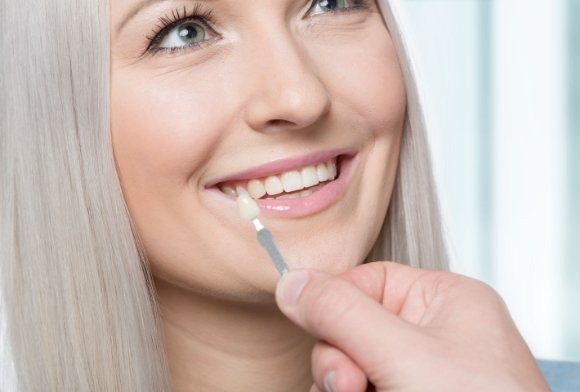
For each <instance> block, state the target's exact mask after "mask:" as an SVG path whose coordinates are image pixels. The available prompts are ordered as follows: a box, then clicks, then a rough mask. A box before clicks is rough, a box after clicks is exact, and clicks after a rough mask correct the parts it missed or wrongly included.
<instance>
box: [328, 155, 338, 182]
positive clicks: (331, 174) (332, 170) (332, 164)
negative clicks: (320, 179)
mask: <svg viewBox="0 0 580 392" xmlns="http://www.w3.org/2000/svg"><path fill="white" fill-rule="evenodd" d="M326 168H327V169H328V179H329V180H334V179H335V178H336V161H334V160H332V161H328V163H327V164H326Z"/></svg>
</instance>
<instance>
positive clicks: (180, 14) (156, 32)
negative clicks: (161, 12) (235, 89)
mask: <svg viewBox="0 0 580 392" xmlns="http://www.w3.org/2000/svg"><path fill="white" fill-rule="evenodd" d="M316 1H318V0H312V4H311V6H310V7H309V8H308V10H309V11H310V10H311V9H312V8H313V6H314V4H315V2H316ZM352 1H353V5H352V6H351V7H348V8H342V9H338V10H333V11H329V12H327V13H326V14H339V13H340V14H344V13H347V12H352V11H358V10H360V9H366V8H369V3H370V1H371V0H352ZM158 21H159V24H158V25H156V27H155V29H153V30H152V31H151V33H150V35H148V36H146V38H147V42H148V44H147V48H146V49H145V50H144V51H143V56H144V55H147V54H149V55H155V54H159V53H166V54H169V55H171V54H175V53H177V52H182V51H187V50H192V49H193V50H195V49H197V48H199V47H200V46H202V45H203V44H204V43H206V42H207V41H204V42H199V43H193V44H189V45H186V46H176V47H171V48H160V47H159V46H158V45H159V43H160V42H161V41H162V40H163V38H165V36H166V35H167V33H169V32H170V31H171V30H172V29H173V28H174V27H177V26H179V25H181V24H183V23H185V22H187V21H197V22H199V23H201V25H203V26H204V27H205V28H207V29H210V30H211V31H212V32H213V33H214V34H217V35H219V34H218V33H217V32H216V31H215V29H214V28H213V26H212V25H214V24H215V18H214V16H213V10H204V9H203V6H202V5H201V4H200V3H198V4H196V5H195V6H194V8H193V9H192V10H191V11H190V12H187V9H186V7H185V6H183V9H182V10H180V9H177V8H176V9H174V10H172V11H171V13H170V14H166V15H165V16H162V17H160V18H159V20H158Z"/></svg>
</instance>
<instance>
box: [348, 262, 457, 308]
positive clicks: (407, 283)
mask: <svg viewBox="0 0 580 392" xmlns="http://www.w3.org/2000/svg"><path fill="white" fill-rule="evenodd" d="M340 277H342V278H344V279H346V280H348V281H350V282H352V283H354V284H355V285H356V286H357V287H358V288H359V289H361V290H362V291H364V292H365V293H366V294H367V295H368V296H370V297H372V298H374V299H375V300H376V301H377V302H380V303H381V304H383V306H384V307H386V308H387V309H389V310H390V311H392V312H393V313H395V314H399V313H400V311H401V309H402V308H403V305H404V304H405V303H406V301H407V300H408V298H409V292H410V291H411V290H412V289H422V290H426V289H427V288H430V287H433V283H437V284H438V285H439V284H441V283H443V282H447V281H448V280H451V279H457V278H458V277H459V275H455V274H449V273H447V274H445V273H442V272H441V271H429V270H423V269H420V268H415V267H411V266H408V265H403V264H399V263H394V262H387V261H383V262H373V263H367V264H362V265H359V266H357V267H355V268H353V269H350V270H348V271H346V272H344V273H342V274H341V275H340Z"/></svg>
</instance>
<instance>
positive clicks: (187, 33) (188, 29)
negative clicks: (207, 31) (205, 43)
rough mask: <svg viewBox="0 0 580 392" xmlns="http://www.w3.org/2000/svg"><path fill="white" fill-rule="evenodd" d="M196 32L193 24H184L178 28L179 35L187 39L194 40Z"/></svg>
mask: <svg viewBox="0 0 580 392" xmlns="http://www.w3.org/2000/svg"><path fill="white" fill-rule="evenodd" d="M197 35H198V32H197V30H196V29H195V27H193V26H185V27H182V28H181V30H179V37H180V38H185V39H187V40H195V38H197Z"/></svg>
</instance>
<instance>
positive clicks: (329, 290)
mask: <svg viewBox="0 0 580 392" xmlns="http://www.w3.org/2000/svg"><path fill="white" fill-rule="evenodd" d="M350 290H351V287H349V283H347V282H342V281H340V280H338V279H336V278H331V279H328V280H327V281H325V282H323V283H322V284H320V285H319V286H318V287H316V289H315V290H312V292H311V293H310V298H309V303H308V309H307V311H306V323H307V324H308V325H309V326H310V327H311V328H312V329H314V330H318V331H325V330H328V329H329V328H332V327H333V326H334V325H335V324H337V323H340V322H341V320H343V319H344V317H348V316H349V314H351V313H352V312H353V311H354V310H355V308H356V301H355V297H354V296H353V295H349V291H350Z"/></svg>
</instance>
